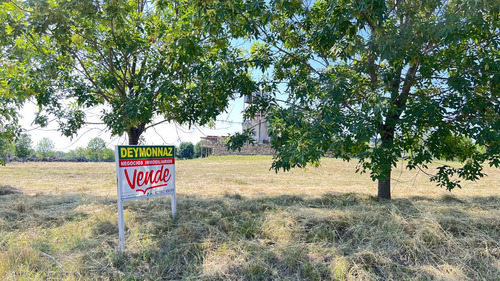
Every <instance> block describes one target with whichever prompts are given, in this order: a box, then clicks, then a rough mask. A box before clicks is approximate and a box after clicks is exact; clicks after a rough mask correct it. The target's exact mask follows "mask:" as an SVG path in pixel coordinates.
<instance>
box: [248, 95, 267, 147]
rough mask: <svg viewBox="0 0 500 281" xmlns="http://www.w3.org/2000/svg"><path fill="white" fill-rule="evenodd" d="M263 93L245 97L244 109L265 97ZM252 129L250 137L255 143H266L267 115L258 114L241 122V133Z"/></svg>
mask: <svg viewBox="0 0 500 281" xmlns="http://www.w3.org/2000/svg"><path fill="white" fill-rule="evenodd" d="M265 95H266V94H265V93H262V92H260V93H254V94H253V95H252V96H245V99H244V105H243V107H244V109H246V108H247V107H248V106H250V105H251V104H252V102H253V101H254V100H255V99H257V98H260V97H263V96H265ZM249 128H252V129H253V133H252V137H253V139H254V140H255V142H257V143H268V142H269V140H270V137H269V123H268V122H267V115H266V114H265V113H262V112H259V113H257V114H255V117H254V118H253V119H251V120H243V123H242V129H243V131H245V130H247V129H249Z"/></svg>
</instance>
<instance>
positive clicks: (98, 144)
mask: <svg viewBox="0 0 500 281" xmlns="http://www.w3.org/2000/svg"><path fill="white" fill-rule="evenodd" d="M105 152H106V142H105V141H104V140H103V139H101V138H98V137H97V138H93V139H91V140H90V141H89V143H88V144H87V149H85V157H86V158H87V159H88V160H90V161H94V162H98V161H102V160H103V159H104V153H105Z"/></svg>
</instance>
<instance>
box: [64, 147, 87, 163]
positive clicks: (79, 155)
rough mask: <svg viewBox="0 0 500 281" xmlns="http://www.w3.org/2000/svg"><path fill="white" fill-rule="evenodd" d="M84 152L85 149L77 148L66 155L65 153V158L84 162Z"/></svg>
mask: <svg viewBox="0 0 500 281" xmlns="http://www.w3.org/2000/svg"><path fill="white" fill-rule="evenodd" d="M85 151H86V149H85V148H83V147H77V148H76V149H73V150H70V151H68V153H66V158H68V159H72V160H77V161H85V160H86V159H85Z"/></svg>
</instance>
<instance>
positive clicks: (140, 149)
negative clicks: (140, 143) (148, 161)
mask: <svg viewBox="0 0 500 281" xmlns="http://www.w3.org/2000/svg"><path fill="white" fill-rule="evenodd" d="M139 151H140V152H141V158H144V157H146V148H145V147H141V148H139Z"/></svg>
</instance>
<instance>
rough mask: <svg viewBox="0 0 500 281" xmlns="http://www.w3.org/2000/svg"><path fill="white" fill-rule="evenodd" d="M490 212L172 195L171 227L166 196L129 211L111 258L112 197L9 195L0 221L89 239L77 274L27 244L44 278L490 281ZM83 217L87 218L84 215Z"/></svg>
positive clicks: (79, 246) (454, 206) (417, 201)
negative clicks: (73, 231) (72, 228)
mask: <svg viewBox="0 0 500 281" xmlns="http://www.w3.org/2000/svg"><path fill="white" fill-rule="evenodd" d="M0 192H1V190H0ZM498 203H500V197H474V198H469V199H467V200H458V199H456V198H450V197H445V198H441V199H433V198H426V197H414V198H409V199H394V200H391V201H386V200H378V199H377V198H374V197H370V196H366V195H358V194H342V193H330V194H325V195H322V196H319V197H315V198H311V197H305V196H292V195H284V196H274V197H261V198H246V197H244V196H241V195H239V194H227V195H225V196H223V197H217V198H204V197H197V196H179V200H178V216H177V218H176V219H173V218H172V217H171V213H170V198H168V197H162V198H157V199H148V200H139V201H133V202H127V203H125V213H126V216H125V225H126V227H127V228H126V238H127V242H126V248H127V249H126V251H125V253H124V254H122V253H119V252H118V251H117V246H118V245H117V244H118V230H117V222H116V200H113V199H107V198H103V197H98V196H89V195H82V194H72V195H59V196H51V195H35V196H29V195H24V194H22V193H20V192H18V191H16V190H14V192H10V193H9V192H6V194H5V195H2V196H0V204H1V205H0V206H1V207H0V219H1V220H0V222H2V224H3V227H2V228H3V230H4V231H10V232H13V233H14V232H15V231H17V230H20V229H26V227H34V228H43V229H47V230H50V229H55V228H58V227H61V228H62V227H64V225H65V224H68V223H73V224H75V225H76V227H77V228H78V227H80V225H81V228H82V229H81V231H82V232H85V231H86V233H87V236H85V237H86V238H85V239H84V240H83V241H80V240H78V241H76V240H75V242H74V243H75V245H73V247H71V248H70V250H69V251H70V252H71V253H70V254H71V255H76V256H78V257H79V258H78V259H77V261H76V263H77V265H74V266H75V268H76V269H73V270H69V269H68V268H66V267H67V266H66V264H67V263H69V264H71V262H70V261H69V260H65V258H64V256H61V255H62V254H61V253H60V252H58V251H60V250H58V248H57V245H54V242H51V241H49V240H47V241H45V240H44V241H41V242H39V243H38V244H36V245H35V247H37V249H38V250H39V251H40V252H42V253H44V254H43V255H46V254H50V256H51V257H56V258H53V259H54V261H52V262H50V265H48V266H43V265H42V266H39V267H38V269H37V268H35V269H34V270H38V271H39V272H41V274H42V276H44V277H52V278H53V277H56V278H59V277H68V276H72V277H76V278H83V279H138V280H144V279H151V280H178V279H205V280H217V279H219V280H235V279H236V280H272V279H286V280H324V279H328V280H331V279H340V280H342V279H349V278H354V279H368V280H370V279H380V280H382V279H398V280H405V279H407V280H412V279H426V278H444V279H460V278H462V279H463V277H465V278H470V279H491V278H493V277H494V276H498V273H499V272H498V269H497V268H496V267H495V263H496V262H498V259H499V258H500V256H499V253H500V245H499V242H498V241H500V237H499V233H500V227H499V226H500V220H499V219H498V218H497V217H495V214H498V211H497V208H496V207H495V205H496V204H498ZM496 206H498V205H496ZM84 207H89V208H90V207H95V211H92V212H84V211H82V209H84ZM476 210H481V212H476ZM102 213H107V215H106V216H102ZM110 214H112V215H110ZM101 216H102V217H101ZM68 243H72V242H71V241H70V242H68ZM495 249H496V250H495ZM460 257H465V258H462V259H461V258H460ZM61 259H62V260H61ZM63 264H64V265H63ZM54 267H55V268H57V267H59V268H60V270H54ZM65 268H66V269H65Z"/></svg>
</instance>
